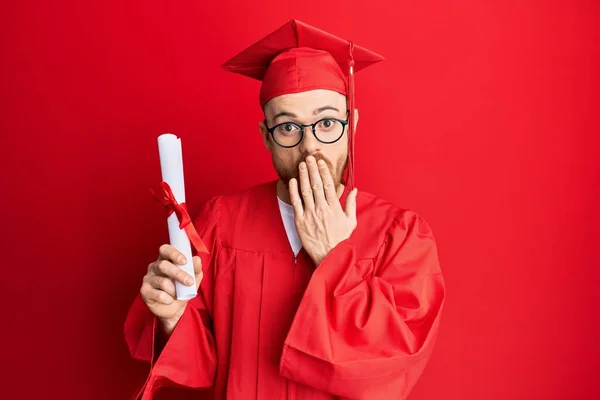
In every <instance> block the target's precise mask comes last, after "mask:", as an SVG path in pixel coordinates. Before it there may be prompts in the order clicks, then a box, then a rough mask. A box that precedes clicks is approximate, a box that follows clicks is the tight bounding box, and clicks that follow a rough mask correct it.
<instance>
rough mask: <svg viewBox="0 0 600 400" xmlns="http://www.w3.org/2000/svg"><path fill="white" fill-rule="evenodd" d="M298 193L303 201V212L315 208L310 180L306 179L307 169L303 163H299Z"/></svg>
mask: <svg viewBox="0 0 600 400" xmlns="http://www.w3.org/2000/svg"><path fill="white" fill-rule="evenodd" d="M300 191H301V193H302V198H303V199H304V210H305V211H306V210H313V209H314V208H315V199H314V197H313V191H312V188H311V187H310V178H309V177H308V168H307V167H306V163H305V162H301V163H300Z"/></svg>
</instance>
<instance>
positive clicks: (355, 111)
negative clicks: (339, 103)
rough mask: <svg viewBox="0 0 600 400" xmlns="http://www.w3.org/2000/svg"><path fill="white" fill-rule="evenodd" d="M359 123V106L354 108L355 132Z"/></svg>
mask: <svg viewBox="0 0 600 400" xmlns="http://www.w3.org/2000/svg"><path fill="white" fill-rule="evenodd" d="M357 125H358V108H355V109H354V133H355V134H356V127H357Z"/></svg>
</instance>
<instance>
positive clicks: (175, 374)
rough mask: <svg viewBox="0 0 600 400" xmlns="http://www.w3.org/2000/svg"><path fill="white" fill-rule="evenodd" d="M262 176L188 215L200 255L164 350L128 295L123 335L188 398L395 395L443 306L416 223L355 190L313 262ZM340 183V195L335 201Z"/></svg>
mask: <svg viewBox="0 0 600 400" xmlns="http://www.w3.org/2000/svg"><path fill="white" fill-rule="evenodd" d="M276 195H277V186H276V182H269V183H266V184H261V185H258V186H255V187H253V188H251V189H248V190H246V191H244V192H242V193H240V194H237V195H229V196H219V197H215V198H213V199H211V200H209V201H208V202H207V203H206V204H205V205H204V206H203V209H202V210H201V212H200V214H199V217H198V218H196V220H195V221H194V224H195V226H196V228H197V230H198V232H199V233H200V235H201V236H202V237H203V240H204V241H205V243H206V244H207V246H208V248H209V250H210V255H205V254H202V255H201V256H202V259H203V268H204V279H203V281H202V283H201V286H200V291H199V296H197V297H196V298H195V299H193V300H192V301H190V303H189V304H188V306H187V307H186V310H185V313H184V315H183V317H182V318H181V320H180V322H179V324H178V325H177V327H176V328H175V330H174V332H173V333H172V335H171V337H170V338H169V340H168V341H167V342H166V344H164V346H163V345H162V344H161V345H157V343H156V341H157V340H158V338H159V333H158V331H157V328H158V324H159V322H158V321H157V320H156V319H155V318H154V317H153V316H152V315H151V314H150V312H149V311H148V309H147V307H146V306H145V305H144V303H143V302H142V300H141V298H140V297H138V298H137V299H136V300H135V302H134V304H133V305H132V307H131V309H130V311H129V314H128V317H127V320H126V323H125V338H126V341H127V344H128V346H129V349H130V352H131V355H132V356H133V357H134V358H137V359H140V360H144V361H146V362H150V363H151V369H150V374H149V376H148V379H147V381H146V383H145V384H144V387H143V389H142V398H143V399H150V398H152V394H153V393H154V392H155V391H156V390H157V389H159V388H160V387H163V386H184V387H189V388H204V389H205V390H201V391H198V397H197V398H198V399H235V400H246V399H273V400H280V399H298V400H300V399H404V398H406V396H408V393H409V392H410V390H411V389H412V387H413V385H414V384H415V383H416V381H417V379H418V378H419V376H420V375H421V373H422V371H423V368H424V367H425V365H426V363H427V361H428V359H429V356H430V354H431V351H432V347H433V345H434V342H435V339H436V335H437V332H438V326H439V321H440V314H441V310H442V308H443V303H444V294H445V289H444V281H443V277H442V273H441V271H440V267H439V263H438V256H437V250H436V245H435V241H434V237H433V235H432V232H431V229H430V228H429V226H428V225H427V223H426V222H425V221H424V220H423V219H422V218H421V217H419V216H418V215H417V214H415V213H414V212H412V211H408V210H402V209H399V208H397V207H395V206H394V205H392V204H390V203H388V202H386V201H384V200H382V199H379V198H377V197H375V196H373V195H371V194H368V193H365V192H362V191H361V192H359V194H358V199H357V218H358V226H357V228H356V229H355V231H354V233H353V234H352V236H351V237H350V238H349V239H348V240H345V241H343V242H342V243H340V244H339V245H338V246H336V248H334V249H333V250H332V251H331V252H330V253H329V255H328V256H327V258H326V259H325V260H324V261H323V262H322V264H321V265H320V266H319V267H318V268H315V265H314V263H313V262H312V260H311V259H310V257H309V256H308V254H307V253H306V252H305V251H304V250H302V251H301V252H300V253H299V255H298V257H295V256H294V253H293V251H292V249H291V247H290V244H289V242H288V239H287V236H286V233H285V228H284V225H283V221H282V218H281V214H280V211H279V205H278V202H277V198H276ZM346 195H347V192H345V193H344V195H343V196H342V199H340V201H341V202H342V204H344V201H345V197H346Z"/></svg>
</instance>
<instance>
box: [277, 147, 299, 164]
mask: <svg viewBox="0 0 600 400" xmlns="http://www.w3.org/2000/svg"><path fill="white" fill-rule="evenodd" d="M273 158H274V159H275V160H276V161H277V162H278V163H279V164H281V165H292V164H293V163H294V160H296V158H297V156H296V155H295V153H294V152H293V151H289V150H287V151H286V150H285V149H282V148H277V149H274V150H273Z"/></svg>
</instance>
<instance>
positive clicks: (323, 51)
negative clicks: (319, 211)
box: [223, 19, 384, 188]
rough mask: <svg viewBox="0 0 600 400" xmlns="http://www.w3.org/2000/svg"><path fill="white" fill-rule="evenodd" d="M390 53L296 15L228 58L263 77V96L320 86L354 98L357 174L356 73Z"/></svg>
mask: <svg viewBox="0 0 600 400" xmlns="http://www.w3.org/2000/svg"><path fill="white" fill-rule="evenodd" d="M383 60H384V58H383V57H382V56H380V55H379V54H377V53H374V52H372V51H370V50H367V49H365V48H363V47H360V46H357V45H355V44H354V43H352V42H351V41H348V40H344V39H341V38H339V37H337V36H334V35H332V34H330V33H327V32H325V31H323V30H320V29H318V28H315V27H313V26H311V25H308V24H306V23H304V22H301V21H298V20H295V19H293V20H291V21H289V22H287V23H286V24H285V25H283V26H281V27H280V28H278V29H277V30H275V31H274V32H272V33H270V34H269V35H267V36H265V37H264V38H262V39H260V40H259V41H257V42H255V43H254V44H252V45H251V46H249V47H248V48H246V49H245V50H243V51H242V52H240V53H239V54H237V55H236V56H234V57H233V58H231V59H230V60H228V61H227V62H226V63H225V64H223V68H224V69H225V70H227V71H230V72H234V73H237V74H241V75H245V76H248V77H250V78H254V79H258V80H260V81H262V85H261V89H260V95H259V102H260V106H261V107H263V106H264V105H265V104H266V103H267V102H268V101H269V100H271V99H272V98H274V97H277V96H280V95H283V94H290V93H298V92H304V91H308V90H315V89H328V90H333V91H336V92H339V93H341V94H343V95H345V96H346V98H347V99H348V100H347V101H348V111H349V124H348V168H347V169H346V173H347V178H346V182H347V183H348V184H349V186H350V188H352V187H353V184H354V182H353V180H354V112H353V110H354V73H355V72H358V71H360V70H362V69H364V68H366V67H368V66H370V65H372V64H374V63H377V62H380V61H383Z"/></svg>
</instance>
